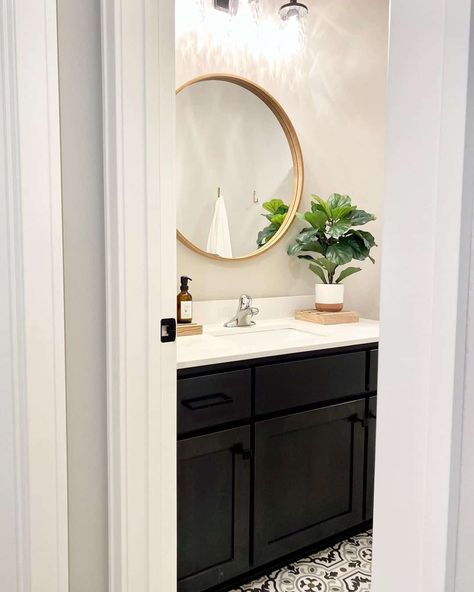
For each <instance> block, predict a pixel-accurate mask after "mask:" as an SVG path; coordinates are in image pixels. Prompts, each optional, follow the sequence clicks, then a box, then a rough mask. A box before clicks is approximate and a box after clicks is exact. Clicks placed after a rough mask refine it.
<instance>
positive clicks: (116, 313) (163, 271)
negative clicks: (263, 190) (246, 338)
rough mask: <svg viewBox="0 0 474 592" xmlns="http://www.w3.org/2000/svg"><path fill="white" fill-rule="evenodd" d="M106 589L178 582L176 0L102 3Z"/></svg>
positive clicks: (130, 591) (170, 586)
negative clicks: (165, 332)
mask: <svg viewBox="0 0 474 592" xmlns="http://www.w3.org/2000/svg"><path fill="white" fill-rule="evenodd" d="M102 53H103V101H104V152H105V162H104V165H105V217H106V280H107V348H108V354H107V363H108V370H107V382H108V426H109V433H108V456H109V555H110V560H109V573H110V576H109V577H110V590H111V592H125V591H127V592H138V591H143V592H145V591H146V592H152V591H162V590H163V591H164V590H166V591H167V592H172V591H173V590H175V589H176V567H175V565H176V512H175V506H176V486H175V481H176V478H175V470H176V459H175V450H176V421H175V407H176V345H175V343H174V342H167V343H163V342H162V341H161V337H160V336H161V330H160V323H161V319H164V318H175V317H176V305H175V297H176V290H175V289H176V286H175V284H176V263H175V261H176V236H175V233H176V230H175V229H176V224H175V203H174V193H173V184H174V168H173V160H174V1H173V0H155V1H150V0H102Z"/></svg>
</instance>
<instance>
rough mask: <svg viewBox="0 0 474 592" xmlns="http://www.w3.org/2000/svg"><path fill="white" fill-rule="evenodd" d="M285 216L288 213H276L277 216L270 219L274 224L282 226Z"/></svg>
mask: <svg viewBox="0 0 474 592" xmlns="http://www.w3.org/2000/svg"><path fill="white" fill-rule="evenodd" d="M285 218H286V214H276V215H275V216H272V218H270V221H271V223H272V224H274V225H275V226H277V227H278V228H280V226H281V225H282V224H283V221H284V219H285Z"/></svg>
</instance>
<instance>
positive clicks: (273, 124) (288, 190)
mask: <svg viewBox="0 0 474 592" xmlns="http://www.w3.org/2000/svg"><path fill="white" fill-rule="evenodd" d="M176 118H177V125H176V128H177V134H176V139H177V142H176V157H177V159H176V160H177V184H176V188H177V225H178V238H179V239H180V240H181V241H182V242H183V243H184V244H186V245H187V246H188V247H190V248H191V249H193V250H195V251H197V252H198V253H201V254H203V255H206V256H208V257H214V258H218V259H246V258H248V257H253V256H255V255H258V254H260V253H261V252H263V251H266V250H267V249H269V248H270V247H271V246H273V245H274V244H275V243H276V242H277V241H278V240H280V238H281V237H282V236H283V235H284V234H285V232H286V231H287V230H288V228H289V226H290V224H291V222H292V221H293V218H294V216H295V213H296V210H297V209H298V205H299V202H300V199H301V193H302V189H303V158H302V154H301V148H300V145H299V142H298V138H297V136H296V132H295V130H294V128H293V125H292V123H291V121H290V119H289V118H288V116H287V115H286V113H285V112H284V110H283V109H282V107H281V106H280V105H279V104H278V102H277V101H276V100H275V99H274V98H273V97H272V96H270V95H269V94H268V93H267V92H266V91H265V90H264V89H262V88H261V87H259V86H257V85H256V84H254V83H252V82H251V81H249V80H246V79H243V78H240V77H236V76H232V75H226V74H215V75H210V76H203V77H200V78H196V79H194V80H192V81H190V82H188V83H187V84H185V85H183V86H182V87H180V88H179V89H178V91H177V97H176ZM278 200H280V201H278ZM264 204H265V205H264Z"/></svg>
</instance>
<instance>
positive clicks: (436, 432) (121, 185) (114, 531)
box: [102, 0, 474, 592]
mask: <svg viewBox="0 0 474 592" xmlns="http://www.w3.org/2000/svg"><path fill="white" fill-rule="evenodd" d="M470 5H471V0H456V1H455V2H453V1H451V0H449V1H448V0H418V1H417V2H416V3H415V4H413V2H410V1H408V0H392V1H391V21H390V63H389V85H388V141H387V171H386V189H385V202H386V203H385V204H384V209H385V225H384V245H383V262H382V282H381V283H382V295H381V320H382V336H381V350H380V375H379V388H378V391H379V401H378V445H377V455H376V456H377V459H376V489H375V533H374V535H375V536H374V557H375V563H374V584H373V589H374V592H380V591H382V590H383V591H384V592H392V590H393V591H395V590H399V589H400V580H399V579H398V578H397V577H396V574H395V573H394V570H393V558H394V557H395V556H396V553H400V549H403V548H404V547H406V544H407V536H409V538H410V552H409V553H405V554H404V561H405V563H404V566H403V569H402V570H398V576H399V577H400V578H403V582H406V581H410V584H411V585H412V586H413V589H414V592H425V591H426V590H430V592H442V591H443V592H444V590H445V589H446V586H447V585H449V586H450V585H451V584H452V582H453V577H454V563H455V558H456V552H455V537H456V534H457V503H458V502H457V498H458V489H459V467H460V456H461V449H460V442H461V419H462V400H463V376H464V359H465V329H464V327H465V321H466V318H467V317H466V309H467V294H468V293H467V278H468V271H469V268H468V262H469V256H468V245H469V243H470V222H471V220H472V195H473V193H474V191H473V187H474V183H473V179H472V173H471V171H470V170H469V167H468V166H465V161H466V163H467V160H468V158H469V156H470V155H471V154H472V152H473V151H472V146H473V142H472V127H473V126H472V124H473V122H474V114H473V113H472V108H469V109H467V106H468V105H469V102H471V104H472V103H474V101H472V100H471V101H469V100H468V99H472V98H474V97H473V93H472V88H471V87H472V80H471V78H470V76H469V75H468V65H469V63H468V57H469V55H470V52H471V47H472V39H473V35H472V33H471V31H470V26H469V23H470V9H471V6H470ZM102 10H103V19H102V37H103V54H104V55H103V60H104V122H105V135H104V150H105V168H106V218H107V231H106V232H107V239H106V240H107V285H108V296H107V315H108V352H109V353H108V364H109V369H108V373H109V393H108V404H109V505H110V511H109V528H110V574H111V575H110V578H111V579H110V581H111V585H112V588H111V590H113V592H122V591H125V590H127V591H130V592H132V590H138V589H140V590H141V589H143V590H155V589H166V590H169V592H173V591H175V590H176V579H175V572H174V566H175V559H176V557H175V545H176V521H175V500H176V484H175V481H174V475H175V463H176V459H175V456H174V455H175V408H174V405H175V400H174V399H173V400H171V397H172V393H174V388H175V386H173V385H172V384H171V378H170V372H168V371H166V372H165V375H163V373H162V372H163V371H164V369H165V365H166V364H170V365H173V364H174V361H175V360H174V357H173V356H174V355H175V349H174V348H173V347H160V346H159V344H158V343H157V340H158V335H159V329H158V327H159V319H160V314H161V315H162V316H165V314H167V315H168V316H170V317H174V316H175V311H174V294H173V295H171V294H170V293H166V294H165V293H161V297H160V298H157V294H159V293H160V289H163V290H165V291H166V290H168V289H169V288H173V287H174V281H175V277H174V275H173V274H174V273H175V272H174V267H173V265H174V262H175V247H174V245H175V238H174V227H175V226H174V221H175V213H174V197H173V193H172V189H173V183H172V179H171V178H167V173H168V172H170V171H172V170H173V156H172V152H173V146H174V132H173V129H172V127H171V126H172V123H171V122H173V121H174V107H173V105H174V103H173V98H172V96H171V94H172V90H173V91H174V88H172V87H174V84H173V78H174V76H173V68H174V26H173V12H174V2H173V0H154V1H151V0H149V1H146V0H102ZM137 121H138V125H134V123H136V122H137ZM407 122H408V124H407ZM154 168H158V169H160V170H161V171H164V175H162V176H159V180H158V179H155V175H156V171H155V170H154ZM168 176H169V177H171V176H172V175H168ZM420 196H422V199H420ZM132 206H133V207H132ZM407 211H408V212H410V211H411V212H412V216H411V217H410V220H412V221H414V223H413V224H410V223H408V224H407V215H406V212H407ZM158 213H160V214H161V219H158V217H157V216H158ZM413 214H414V215H413ZM419 220H423V224H422V225H421V224H419V223H417V221H419ZM147 221H148V224H147ZM163 225H164V226H165V228H163ZM167 226H168V228H166V227H167ZM150 228H155V229H157V230H158V229H160V228H161V230H162V231H164V232H162V234H161V235H160V236H159V238H158V235H157V234H156V233H152V232H150ZM400 228H404V235H403V237H400V232H399V229H400ZM446 233H447V234H448V235H449V236H450V239H451V240H450V244H452V248H451V249H446V247H445V241H444V239H443V237H444V236H445V235H446ZM402 238H403V239H404V240H401V239H402ZM407 239H409V240H407ZM166 258H167V262H165V259H166ZM420 261H421V262H422V265H423V275H421V274H420V270H419V266H420V263H419V262H420ZM144 265H145V267H144ZM143 269H145V275H142V274H141V273H140V272H141V271H143ZM439 275H441V276H442V277H443V280H444V283H443V289H442V290H440V289H438V277H439ZM407 277H408V278H409V279H408V280H407V279H406V278H407ZM167 283H169V285H168V284H167ZM404 302H408V303H410V304H411V305H412V306H411V308H409V309H408V310H403V315H401V309H402V305H403V303H404ZM160 307H161V308H160ZM138 309H139V310H140V314H139V313H138V312H137V310H138ZM137 357H138V358H139V359H140V360H142V361H143V360H145V361H146V364H143V365H141V364H140V363H139V362H138V361H137ZM160 387H161V388H160ZM132 393H133V398H132ZM160 397H161V398H160ZM400 430H402V433H403V438H402V439H400ZM166 447H168V449H166V450H165V448H166ZM156 459H159V462H158V463H156V462H155V460H156ZM393 467H397V471H396V478H397V484H400V483H402V484H408V485H409V486H405V487H404V486H403V485H402V486H396V487H394V482H393V478H394V473H393ZM394 508H396V509H397V511H396V512H394ZM408 531H409V532H410V534H409V535H407V532H408ZM413 541H414V544H413ZM142 572H143V573H142ZM447 589H452V588H447Z"/></svg>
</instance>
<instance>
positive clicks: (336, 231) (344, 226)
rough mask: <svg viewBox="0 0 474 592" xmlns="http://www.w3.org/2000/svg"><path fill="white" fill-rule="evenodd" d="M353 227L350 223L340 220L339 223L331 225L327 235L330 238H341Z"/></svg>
mask: <svg viewBox="0 0 474 592" xmlns="http://www.w3.org/2000/svg"><path fill="white" fill-rule="evenodd" d="M350 227H351V223H350V222H346V221H345V220H339V221H338V222H334V224H331V225H330V226H329V228H328V229H327V230H326V234H327V235H328V236H332V238H339V237H340V236H342V235H343V234H345V233H346V232H347V231H348V230H349V229H350Z"/></svg>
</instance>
